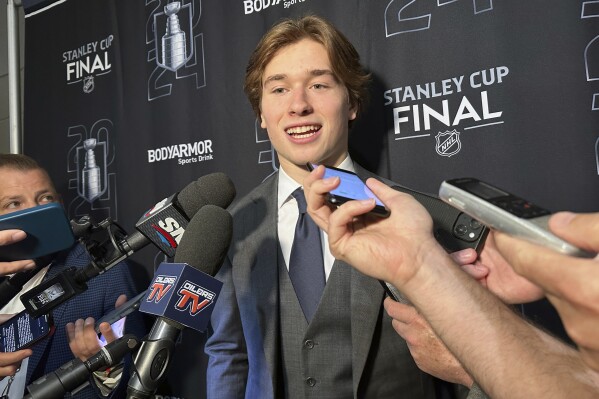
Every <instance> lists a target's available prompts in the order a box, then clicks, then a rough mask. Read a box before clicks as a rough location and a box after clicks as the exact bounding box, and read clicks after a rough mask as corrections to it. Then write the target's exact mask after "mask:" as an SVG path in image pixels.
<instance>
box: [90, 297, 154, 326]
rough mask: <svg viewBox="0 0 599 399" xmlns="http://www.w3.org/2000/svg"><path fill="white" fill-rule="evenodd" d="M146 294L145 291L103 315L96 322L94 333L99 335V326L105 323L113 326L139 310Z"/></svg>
mask: <svg viewBox="0 0 599 399" xmlns="http://www.w3.org/2000/svg"><path fill="white" fill-rule="evenodd" d="M146 294H147V292H146V291H144V292H141V293H139V294H137V295H136V296H134V297H133V298H131V299H129V300H128V301H127V302H125V303H124V304H122V305H121V306H119V307H118V308H116V309H114V310H113V311H111V312H109V313H108V314H106V315H104V316H103V317H102V318H101V319H99V320H98V321H96V332H97V333H98V334H100V324H102V323H104V322H106V323H108V324H111V325H113V324H115V323H117V322H119V321H121V320H123V318H124V317H125V316H127V315H128V314H130V313H133V312H135V311H136V310H137V309H139V305H140V302H141V300H142V299H144V298H145V297H146Z"/></svg>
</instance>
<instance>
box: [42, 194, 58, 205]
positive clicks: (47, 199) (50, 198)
mask: <svg viewBox="0 0 599 399" xmlns="http://www.w3.org/2000/svg"><path fill="white" fill-rule="evenodd" d="M55 201H56V200H55V199H54V196H53V195H44V196H43V197H41V198H40V202H41V203H44V202H55Z"/></svg>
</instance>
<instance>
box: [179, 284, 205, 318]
mask: <svg viewBox="0 0 599 399" xmlns="http://www.w3.org/2000/svg"><path fill="white" fill-rule="evenodd" d="M178 294H179V297H180V298H179V301H178V302H177V304H176V305H175V308H176V309H177V310H181V311H184V310H185V309H187V307H188V306H189V314H190V315H192V316H195V315H196V314H198V313H200V312H201V311H202V310H204V309H206V308H207V307H208V306H209V305H210V304H211V303H212V301H213V300H214V292H211V291H208V290H206V289H205V288H203V287H200V286H199V285H197V284H195V283H192V282H191V281H189V280H188V281H185V282H184V283H183V285H182V286H181V289H179V292H178Z"/></svg>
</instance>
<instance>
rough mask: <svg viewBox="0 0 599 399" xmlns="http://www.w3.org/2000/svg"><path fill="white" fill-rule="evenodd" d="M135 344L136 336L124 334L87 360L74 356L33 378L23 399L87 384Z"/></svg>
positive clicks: (56, 394)
mask: <svg viewBox="0 0 599 399" xmlns="http://www.w3.org/2000/svg"><path fill="white" fill-rule="evenodd" d="M138 344H139V340H138V339H137V338H136V337H135V335H133V334H127V335H123V336H122V337H121V338H119V339H117V340H115V341H113V342H111V343H109V344H108V345H106V346H104V347H103V348H102V349H100V351H99V352H98V353H96V354H95V355H93V356H92V357H90V358H89V359H87V360H86V361H81V360H80V359H73V360H71V361H70V362H68V363H65V364H63V365H62V366H60V367H59V368H58V369H57V370H56V371H53V372H51V373H48V374H46V375H45V376H43V377H41V378H38V379H37V380H35V381H33V382H32V383H31V384H30V385H28V386H27V391H28V392H29V394H27V395H25V396H24V398H29V399H36V398H43V399H53V398H62V397H64V395H65V394H66V393H67V392H72V391H74V390H75V389H77V388H79V387H80V386H81V385H83V384H85V383H87V381H88V379H89V377H90V374H91V373H93V372H94V371H98V370H99V369H101V368H102V367H111V366H114V365H115V364H118V363H119V362H120V361H121V360H122V359H123V357H124V356H125V355H126V354H127V353H129V352H131V351H133V350H134V349H135V348H137V345H138Z"/></svg>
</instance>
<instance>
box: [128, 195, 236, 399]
mask: <svg viewBox="0 0 599 399" xmlns="http://www.w3.org/2000/svg"><path fill="white" fill-rule="evenodd" d="M232 233H233V221H232V218H231V215H230V214H229V213H228V212H227V211H226V210H224V209H222V208H218V207H216V206H211V205H206V206H204V207H203V208H202V209H200V210H199V211H198V213H197V214H196V215H195V216H194V217H193V219H191V221H190V222H189V225H188V226H187V232H186V233H185V235H184V236H183V238H182V239H181V243H180V245H179V247H178V248H177V252H176V253H175V263H174V264H166V263H163V264H162V265H161V266H163V265H165V266H169V265H172V266H173V269H175V268H178V269H179V270H181V266H183V271H182V272H181V273H179V275H182V276H185V278H180V279H177V277H169V276H162V275H159V274H160V270H162V269H161V268H159V270H158V271H157V273H156V276H155V279H154V281H155V282H156V281H157V280H158V281H160V282H161V283H160V284H162V283H163V282H166V283H167V284H170V285H169V286H168V288H166V289H165V290H164V291H163V292H169V296H168V297H167V296H166V294H165V295H164V296H163V295H162V294H159V295H158V297H159V298H158V299H156V303H158V302H159V301H161V300H163V303H167V304H168V305H167V306H166V308H164V307H163V308H162V309H161V311H160V314H161V315H162V316H161V317H158V318H157V320H156V322H155V323H154V326H153V327H152V330H151V331H150V334H149V335H148V337H147V339H146V340H144V341H143V343H142V345H141V347H140V349H139V351H138V352H137V354H136V356H135V359H134V364H135V369H136V370H135V371H134V373H133V374H132V375H131V378H130V379H129V384H128V386H127V398H132V399H133V398H134V399H141V398H149V397H151V396H152V395H153V394H154V392H155V391H156V389H157V388H158V385H159V383H160V382H161V381H162V380H163V379H164V377H165V375H166V371H167V368H168V366H169V364H170V360H171V357H172V352H173V350H174V346H175V342H176V341H177V338H178V336H179V333H180V331H181V330H182V329H183V328H185V325H187V326H189V327H192V328H196V326H197V325H200V324H201V323H200V322H199V317H202V314H201V313H200V312H201V310H202V309H205V306H206V303H210V304H212V303H213V301H215V300H216V296H215V295H214V293H213V292H210V290H209V289H207V288H206V285H205V284H204V283H201V282H200V281H199V279H194V278H193V277H189V276H192V275H193V274H194V273H196V274H201V273H198V270H199V271H201V272H203V273H205V274H206V275H209V276H214V275H215V274H216V273H217V272H218V270H219V269H220V267H221V266H222V263H223V261H224V259H225V256H226V255H227V250H228V248H229V245H230V243H231V237H232ZM182 263H183V264H188V265H189V267H188V266H187V265H181V264H182ZM190 268H191V269H192V270H191V271H193V272H194V273H189V271H190V270H189V269H190ZM185 269H187V270H185ZM171 274H176V273H171ZM202 276H205V275H202ZM206 277H208V276H206ZM210 279H212V280H215V279H213V278H212V277H210ZM178 280H185V281H184V282H183V281H179V283H178V284H177V281H178ZM194 280H195V281H194ZM215 281H216V280H215ZM219 284H222V283H219ZM153 285H154V284H153ZM162 287H163V288H164V285H162ZM176 287H178V288H176ZM153 290H154V287H151V289H150V290H148V291H153ZM177 294H179V299H177V298H175V296H176V295H177ZM194 294H196V295H197V296H196V299H197V302H196V303H197V305H195V306H193V305H191V307H192V309H193V310H191V309H190V311H189V313H190V314H192V316H190V315H189V314H187V313H188V312H186V311H187V309H188V305H189V304H188V302H191V301H187V300H186V298H189V296H191V295H194ZM186 295H187V296H186ZM154 298H155V296H154V294H152V293H150V296H149V297H148V299H146V301H147V302H151V301H153V300H154ZM165 301H166V302H165ZM175 303H176V305H174V304H175ZM158 307H159V306H158V305H156V308H158ZM175 307H177V310H176V311H172V310H174V308H175ZM140 311H142V312H144V309H143V308H140ZM154 314H155V313H154ZM166 314H168V315H169V316H168V317H166V316H165V315H166ZM198 316H199V317H198ZM208 317H209V316H208Z"/></svg>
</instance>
